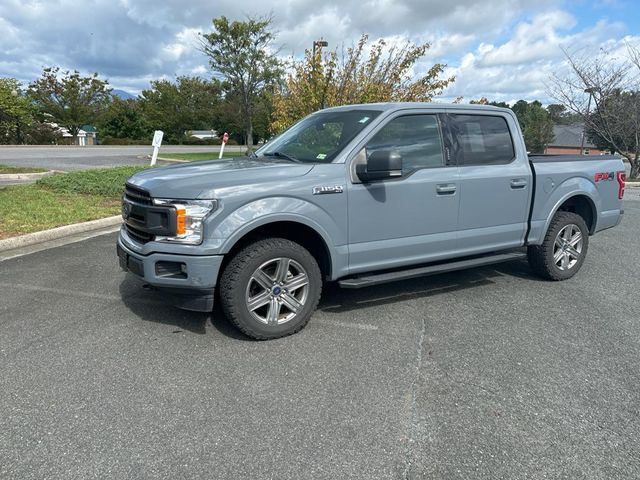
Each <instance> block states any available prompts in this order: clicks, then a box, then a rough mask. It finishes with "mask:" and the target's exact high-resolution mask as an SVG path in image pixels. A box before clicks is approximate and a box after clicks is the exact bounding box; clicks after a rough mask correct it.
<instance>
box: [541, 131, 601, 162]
mask: <svg viewBox="0 0 640 480" xmlns="http://www.w3.org/2000/svg"><path fill="white" fill-rule="evenodd" d="M553 134H554V136H555V139H554V141H553V142H551V143H550V144H549V145H547V148H545V150H544V153H548V154H569V155H580V154H581V153H580V149H581V145H582V137H583V135H584V125H583V124H581V123H574V124H573V125H554V127H553ZM607 153H609V152H608V151H606V150H600V149H599V148H598V147H596V146H595V145H594V144H593V143H591V142H590V141H589V139H588V138H586V137H585V139H584V151H583V152H582V154H584V155H605V154H607Z"/></svg>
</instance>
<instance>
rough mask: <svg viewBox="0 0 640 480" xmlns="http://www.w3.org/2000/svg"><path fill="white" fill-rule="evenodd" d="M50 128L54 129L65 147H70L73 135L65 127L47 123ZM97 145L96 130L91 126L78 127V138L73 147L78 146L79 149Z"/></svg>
mask: <svg viewBox="0 0 640 480" xmlns="http://www.w3.org/2000/svg"><path fill="white" fill-rule="evenodd" d="M49 125H51V127H53V128H54V129H56V130H57V131H58V132H59V133H60V134H61V135H62V138H63V139H64V142H63V143H64V144H65V145H70V144H71V142H72V141H73V140H72V139H73V135H71V134H70V133H69V130H67V128H65V127H61V126H59V125H58V124H57V123H49ZM97 144H98V129H97V128H96V127H94V126H93V125H88V124H87V125H83V126H82V127H80V130H79V131H78V136H77V137H76V142H75V145H80V146H81V147H84V146H87V145H97Z"/></svg>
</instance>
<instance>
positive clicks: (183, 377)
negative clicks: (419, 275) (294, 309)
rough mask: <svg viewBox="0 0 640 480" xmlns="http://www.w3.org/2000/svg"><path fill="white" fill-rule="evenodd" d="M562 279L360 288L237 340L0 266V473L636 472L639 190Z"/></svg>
mask: <svg viewBox="0 0 640 480" xmlns="http://www.w3.org/2000/svg"><path fill="white" fill-rule="evenodd" d="M638 192H639V191H638V190H635V192H630V193H629V194H628V197H629V200H628V201H626V202H625V209H626V215H625V219H624V223H623V224H622V225H621V226H620V227H619V228H616V229H613V230H609V231H607V232H603V233H602V234H599V235H598V236H596V237H594V238H593V239H592V243H591V245H590V248H589V258H588V260H587V262H586V263H585V265H584V267H583V270H582V271H581V272H580V274H579V275H578V276H577V277H576V278H575V279H573V280H570V281H567V282H562V283H550V282H544V281H540V280H538V279H536V278H534V277H532V276H531V275H530V273H529V270H528V268H527V266H526V264H525V263H520V262H515V263H511V264H504V265H501V266H497V267H494V268H483V269H476V270H473V271H467V272H459V273H455V274H447V275H443V276H439V277H430V278H425V279H420V280H414V281H409V282H401V283H397V284H393V285H387V286H381V287H374V288H370V289H366V290H362V291H341V290H339V289H337V288H336V287H329V288H328V289H327V290H326V291H325V292H324V295H323V300H322V303H321V308H320V310H319V311H318V313H317V314H316V315H315V316H314V318H313V319H312V321H311V323H310V324H309V326H308V327H307V328H306V329H305V330H304V331H302V332H301V333H299V334H297V335H294V336H292V337H289V338H285V339H280V340H276V341H270V342H253V341H248V340H247V339H246V338H244V337H242V336H240V335H239V334H238V333H237V332H236V331H235V330H233V329H232V328H231V327H230V326H229V325H228V324H227V323H226V321H224V320H223V319H222V318H221V316H220V312H219V311H217V310H216V311H215V312H214V315H213V316H211V315H206V314H194V313H187V312H182V311H180V310H176V309H173V308H168V307H166V306H165V305H164V303H162V299H161V298H158V296H157V295H156V294H154V293H151V292H147V291H144V290H142V289H141V288H140V286H139V284H138V283H137V282H136V281H134V280H132V279H131V278H127V277H126V276H125V275H124V274H123V273H121V272H119V271H118V268H117V266H116V263H117V262H116V259H115V248H114V243H115V236H114V235H106V236H102V237H97V238H94V239H90V240H86V241H84V242H81V243H76V244H73V245H67V246H63V247H59V248H56V249H52V250H48V251H42V252H38V253H34V254H31V255H28V256H24V257H20V258H15V259H12V260H7V261H5V262H2V263H0V289H1V291H2V297H1V298H2V300H1V301H0V329H1V332H2V334H1V335H0V368H1V369H2V374H1V375H0V412H2V413H1V414H0V478H2V479H29V478H64V479H75V478H78V479H87V478H171V479H178V478H207V479H210V478H221V479H226V478H234V479H235V478H276V479H305V478H313V479H324V478H326V479H342V478H363V479H377V478H412V479H413V478H424V479H436V478H443V479H455V478H464V479H469V478H505V479H520V478H521V479H525V478H526V479H530V478H571V479H574V478H589V479H600V478H601V479H605V478H606V479H611V478H625V479H629V478H638V477H640V418H639V414H640V355H639V353H638V352H640V304H639V303H638V291H639V289H640V273H639V270H638V265H640V249H639V248H638V247H639V246H640V244H639V242H638V231H640V195H639V194H638Z"/></svg>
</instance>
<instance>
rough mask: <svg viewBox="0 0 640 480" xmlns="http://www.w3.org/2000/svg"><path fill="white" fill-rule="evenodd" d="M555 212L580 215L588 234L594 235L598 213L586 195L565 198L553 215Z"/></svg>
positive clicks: (580, 194)
mask: <svg viewBox="0 0 640 480" xmlns="http://www.w3.org/2000/svg"><path fill="white" fill-rule="evenodd" d="M557 212H572V213H575V214H577V215H580V216H581V217H582V219H583V220H584V222H585V223H586V224H587V228H588V229H589V234H590V235H593V234H594V233H595V229H596V223H597V221H596V220H597V217H598V213H597V210H596V205H595V203H593V200H592V199H591V198H590V197H589V196H588V195H585V194H582V193H579V194H576V195H573V196H571V197H569V198H567V199H566V200H564V201H563V202H562V204H560V205H559V206H558V208H557V209H556V210H555V211H554V212H553V215H555V214H556V213H557ZM553 215H552V216H553Z"/></svg>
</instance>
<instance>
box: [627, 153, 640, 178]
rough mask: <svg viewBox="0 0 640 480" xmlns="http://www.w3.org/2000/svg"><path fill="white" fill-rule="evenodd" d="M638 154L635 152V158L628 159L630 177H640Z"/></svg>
mask: <svg viewBox="0 0 640 480" xmlns="http://www.w3.org/2000/svg"><path fill="white" fill-rule="evenodd" d="M639 160H640V155H639V154H636V156H635V158H633V159H631V158H630V159H629V163H631V173H630V174H629V177H630V178H640V161H639Z"/></svg>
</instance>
